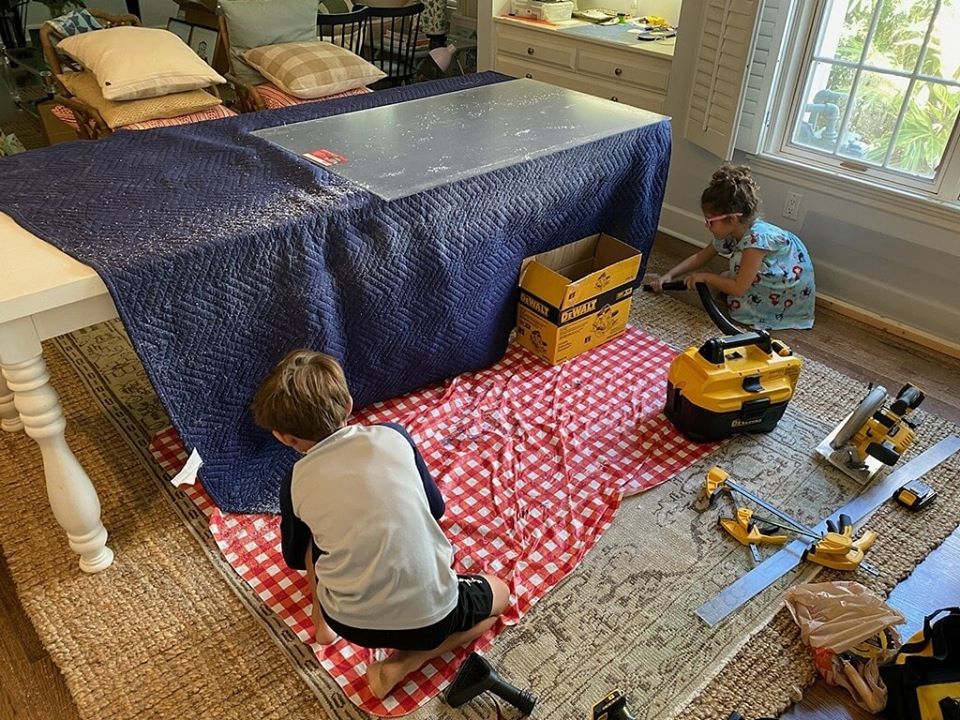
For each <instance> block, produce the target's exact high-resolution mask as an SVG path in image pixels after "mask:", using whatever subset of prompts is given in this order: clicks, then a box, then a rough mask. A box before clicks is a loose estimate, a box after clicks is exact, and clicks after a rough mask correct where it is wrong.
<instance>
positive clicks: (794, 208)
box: [783, 192, 803, 220]
mask: <svg viewBox="0 0 960 720" xmlns="http://www.w3.org/2000/svg"><path fill="white" fill-rule="evenodd" d="M801 200H803V195H801V194H800V193H797V192H788V193H787V199H786V200H784V202H783V216H784V217H785V218H789V219H790V220H799V219H800V201H801Z"/></svg>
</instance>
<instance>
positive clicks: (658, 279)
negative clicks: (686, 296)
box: [649, 273, 673, 295]
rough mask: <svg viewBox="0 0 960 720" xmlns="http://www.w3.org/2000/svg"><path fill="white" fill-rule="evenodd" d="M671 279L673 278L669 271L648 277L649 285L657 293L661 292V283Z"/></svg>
mask: <svg viewBox="0 0 960 720" xmlns="http://www.w3.org/2000/svg"><path fill="white" fill-rule="evenodd" d="M672 280H673V278H672V277H670V273H667V274H666V275H652V276H651V277H650V282H649V285H650V287H651V288H653V291H654V292H655V293H656V294H657V295H659V294H660V293H662V292H663V284H664V283H665V282H670V281H672Z"/></svg>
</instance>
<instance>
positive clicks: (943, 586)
mask: <svg viewBox="0 0 960 720" xmlns="http://www.w3.org/2000/svg"><path fill="white" fill-rule="evenodd" d="M693 251H694V249H693V248H691V247H690V246H689V245H687V244H685V243H683V242H681V241H679V240H675V239H673V238H669V237H666V236H661V237H660V238H658V240H657V244H656V246H655V250H654V255H653V258H654V259H655V260H656V261H657V263H658V265H661V266H665V267H669V266H671V265H672V264H674V263H675V262H678V261H679V260H681V259H682V258H683V257H686V255H688V254H690V253H691V252H693ZM721 269H722V268H721ZM782 336H783V339H784V340H785V341H786V342H788V343H789V344H790V345H791V346H792V347H793V348H794V349H796V350H797V351H798V352H799V353H801V354H802V355H805V356H807V357H810V358H815V359H817V360H821V361H823V362H825V363H827V364H829V365H831V366H833V367H836V368H837V369H839V370H841V371H843V372H845V373H847V374H848V375H851V376H853V377H856V378H859V379H861V380H863V381H864V382H865V383H866V382H880V383H882V384H884V385H885V386H886V387H887V389H888V390H891V391H896V390H897V389H899V387H900V385H902V384H903V383H904V382H906V381H908V380H909V381H910V382H913V383H915V384H917V385H920V386H921V387H923V388H924V390H925V391H926V392H927V400H926V401H925V403H924V406H923V407H924V408H925V409H926V410H928V411H930V412H932V413H935V414H937V415H940V416H941V417H944V418H948V419H950V420H953V421H954V422H957V423H960V382H958V381H960V360H955V359H952V358H948V357H946V356H943V355H939V354H937V353H935V352H931V351H928V350H925V349H923V348H918V347H914V346H911V345H910V344H909V343H906V342H904V341H903V340H901V339H900V338H897V337H894V336H892V335H886V334H884V333H882V332H881V331H878V330H875V329H873V328H870V327H868V326H866V325H863V324H861V323H858V322H856V321H853V320H849V319H847V318H845V317H842V316H840V315H837V314H836V313H833V312H829V311H819V310H818V316H817V326H816V327H815V328H814V329H813V330H812V331H805V332H796V333H783V334H782ZM958 597H960V531H957V532H954V534H953V535H952V536H951V537H950V538H949V539H948V540H947V542H945V543H944V544H943V546H941V547H940V548H939V549H938V550H937V551H935V552H934V553H932V554H931V555H930V557H929V558H928V559H927V560H926V561H925V562H924V563H923V564H921V565H920V566H918V568H917V569H916V570H915V571H914V573H913V575H911V577H910V578H909V579H908V580H907V581H905V582H903V583H901V584H900V585H899V586H898V587H897V588H896V590H895V591H894V593H893V595H892V596H891V603H892V604H893V605H895V606H897V607H899V608H900V609H901V610H902V611H903V612H904V613H905V614H906V615H907V617H908V619H909V620H910V625H909V629H907V631H906V634H907V635H909V634H910V633H912V632H913V631H914V630H915V629H916V628H917V627H918V626H919V625H920V624H921V623H922V619H923V615H924V614H925V613H927V612H929V611H930V610H932V609H934V608H937V607H942V606H945V605H955V604H956V598H958ZM0 609H2V616H0V720H47V719H49V718H61V719H64V720H73V719H74V718H79V715H78V713H77V710H76V707H75V706H74V705H73V702H72V700H71V698H70V695H69V693H68V691H67V689H66V684H65V682H64V680H63V677H62V676H61V674H60V672H59V670H58V669H57V668H56V666H55V665H54V664H53V662H52V661H51V660H50V657H49V656H48V655H47V653H46V651H45V650H44V649H43V646H42V645H41V644H40V641H39V639H38V638H37V635H36V632H35V631H34V628H33V626H32V624H31V623H30V621H29V619H28V618H27V617H26V615H25V614H24V612H23V609H22V607H21V606H20V602H19V600H18V598H17V595H16V591H15V589H14V586H13V581H12V580H11V578H10V574H9V572H8V570H7V565H6V562H4V561H3V559H2V557H0ZM586 713H587V708H584V716H586ZM784 717H785V718H791V720H826V719H830V720H847V719H851V720H862V719H865V718H867V717H870V716H868V715H867V713H865V712H863V711H861V710H860V709H859V708H857V706H856V705H855V704H854V703H853V702H852V701H851V700H850V699H849V698H848V697H847V696H846V695H845V693H844V692H843V691H839V692H838V691H836V689H835V688H828V687H826V686H824V685H823V684H822V683H821V684H818V685H817V686H815V687H814V688H812V689H811V690H810V691H809V692H808V693H807V694H806V696H805V697H804V699H803V701H802V702H801V703H799V704H798V705H797V706H796V707H794V708H793V709H791V710H790V711H789V712H788V713H787V714H785V715H784Z"/></svg>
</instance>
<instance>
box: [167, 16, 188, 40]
mask: <svg viewBox="0 0 960 720" xmlns="http://www.w3.org/2000/svg"><path fill="white" fill-rule="evenodd" d="M167 30H169V31H170V32H172V33H173V34H174V35H176V36H177V37H178V38H180V39H181V40H183V41H184V42H185V43H186V44H187V45H189V44H190V31H191V30H193V25H191V24H190V23H188V22H184V21H183V20H177V19H176V18H170V19H169V20H167Z"/></svg>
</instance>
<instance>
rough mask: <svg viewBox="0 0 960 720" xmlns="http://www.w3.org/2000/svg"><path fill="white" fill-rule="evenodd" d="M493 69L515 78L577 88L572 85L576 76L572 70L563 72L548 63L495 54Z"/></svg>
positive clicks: (571, 88) (572, 88)
mask: <svg viewBox="0 0 960 720" xmlns="http://www.w3.org/2000/svg"><path fill="white" fill-rule="evenodd" d="M493 69H494V70H496V71H497V72H498V73H503V74H504V75H512V76H513V77H516V78H523V77H526V78H531V79H533V80H539V81H540V82H545V83H550V84H551V85H557V86H559V87H565V88H568V89H570V90H579V88H575V87H573V86H574V84H575V83H576V79H577V76H576V75H574V74H573V73H572V72H570V73H565V72H563V71H562V70H559V69H556V68H551V67H550V66H549V65H541V64H540V63H536V62H524V61H523V60H522V59H520V58H518V57H513V56H511V55H497V59H496V62H495V64H494V68H493Z"/></svg>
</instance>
